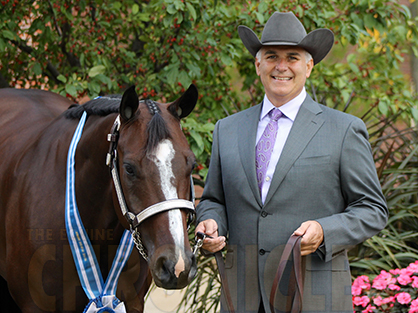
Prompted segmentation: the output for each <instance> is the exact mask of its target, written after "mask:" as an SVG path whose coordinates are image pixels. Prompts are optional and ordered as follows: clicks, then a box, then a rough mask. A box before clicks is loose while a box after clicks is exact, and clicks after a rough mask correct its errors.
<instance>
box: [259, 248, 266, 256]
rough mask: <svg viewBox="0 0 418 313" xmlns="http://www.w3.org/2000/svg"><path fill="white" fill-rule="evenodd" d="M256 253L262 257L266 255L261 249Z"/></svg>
mask: <svg viewBox="0 0 418 313" xmlns="http://www.w3.org/2000/svg"><path fill="white" fill-rule="evenodd" d="M258 253H259V254H260V255H264V254H265V253H266V251H264V250H263V249H260V251H258Z"/></svg>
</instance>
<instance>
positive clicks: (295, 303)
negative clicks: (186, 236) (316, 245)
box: [193, 232, 304, 313]
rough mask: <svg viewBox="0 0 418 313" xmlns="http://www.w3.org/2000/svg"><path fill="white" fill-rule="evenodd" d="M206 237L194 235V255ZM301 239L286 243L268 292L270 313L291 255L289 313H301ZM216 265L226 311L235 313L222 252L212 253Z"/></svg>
mask: <svg viewBox="0 0 418 313" xmlns="http://www.w3.org/2000/svg"><path fill="white" fill-rule="evenodd" d="M206 237H207V236H206V235H205V234H204V233H201V232H197V233H196V245H195V248H194V251H193V252H194V253H196V252H197V250H198V249H200V248H201V247H202V245H203V240H205V238H206ZM301 239H302V236H296V235H292V236H291V237H290V238H289V240H288V242H287V243H286V247H285V250H284V251H283V253H282V256H281V258H280V261H279V266H278V268H277V272H276V275H275V277H274V281H273V286H272V287H271V292H270V301H269V303H270V310H271V312H272V313H274V312H275V308H274V302H275V299H276V292H277V288H278V286H279V285H280V282H281V280H282V277H283V272H284V270H285V267H286V264H287V263H288V262H289V259H290V255H291V254H292V253H293V271H294V274H295V279H296V281H295V282H294V283H295V287H296V288H292V291H291V292H292V294H291V295H290V298H291V303H290V306H291V313H300V312H301V311H302V300H303V286H304V277H303V273H302V257H301V246H300V243H301ZM214 256H215V259H216V263H217V265H218V271H219V276H220V277H221V286H222V289H223V291H224V296H225V300H226V305H227V307H228V311H229V312H231V313H235V309H234V305H233V302H232V297H231V293H230V291H229V285H228V279H227V276H226V271H225V261H224V259H223V257H222V252H221V251H218V252H216V253H214Z"/></svg>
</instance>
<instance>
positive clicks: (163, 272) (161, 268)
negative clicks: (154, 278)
mask: <svg viewBox="0 0 418 313" xmlns="http://www.w3.org/2000/svg"><path fill="white" fill-rule="evenodd" d="M156 270H157V271H156V272H158V277H159V280H160V281H161V283H163V284H167V283H168V282H169V281H170V279H171V276H172V273H173V272H174V263H173V262H172V261H170V260H169V259H167V258H166V257H160V258H158V260H157V262H156Z"/></svg>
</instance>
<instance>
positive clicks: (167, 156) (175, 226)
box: [153, 139, 185, 277]
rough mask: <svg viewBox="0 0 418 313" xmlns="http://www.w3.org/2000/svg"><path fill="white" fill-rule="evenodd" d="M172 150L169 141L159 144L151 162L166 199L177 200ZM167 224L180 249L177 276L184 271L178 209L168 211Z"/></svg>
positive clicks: (181, 229)
mask: <svg viewBox="0 0 418 313" xmlns="http://www.w3.org/2000/svg"><path fill="white" fill-rule="evenodd" d="M174 154H175V151H174V148H173V144H172V143H171V141H170V140H168V139H166V140H163V141H162V142H160V144H159V145H158V147H157V148H156V150H155V155H154V159H153V161H154V162H155V165H156V166H157V168H158V171H159V173H160V180H161V181H160V183H161V190H162V192H163V194H164V196H165V198H166V200H169V199H177V198H178V195H177V189H176V187H175V186H174V185H173V183H172V182H174V181H175V177H174V174H173V168H172V160H173V158H174ZM168 222H169V230H170V233H171V236H172V237H173V239H174V243H175V244H176V246H177V247H178V248H179V249H180V253H179V260H178V262H177V264H176V265H175V274H176V276H177V277H178V275H179V274H180V273H181V272H182V271H184V269H185V267H184V260H183V257H182V255H181V254H182V253H181V251H184V235H183V219H182V216H181V212H180V210H179V209H175V210H170V211H168Z"/></svg>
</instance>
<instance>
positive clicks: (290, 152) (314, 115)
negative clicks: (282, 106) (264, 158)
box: [264, 95, 324, 205]
mask: <svg viewBox="0 0 418 313" xmlns="http://www.w3.org/2000/svg"><path fill="white" fill-rule="evenodd" d="M321 113H322V109H321V108H320V106H319V105H318V104H317V103H316V102H314V101H313V100H312V98H311V97H310V96H309V95H307V96H306V99H305V101H304V102H303V103H302V105H301V107H300V109H299V112H298V114H297V116H296V119H295V121H294V123H293V126H292V129H291V131H290V133H289V136H288V137H287V140H286V143H285V146H284V148H283V151H282V154H281V156H280V159H279V162H277V165H276V170H275V172H274V176H273V180H272V182H271V185H270V189H269V192H268V194H267V197H266V201H265V203H264V205H267V203H268V202H269V201H270V199H271V198H272V196H273V195H274V194H275V192H276V190H277V188H279V186H280V184H281V183H282V181H283V179H284V178H285V176H286V174H287V172H288V171H289V170H290V168H291V167H292V165H293V163H295V161H296V160H297V159H298V157H299V156H300V154H301V153H302V152H303V150H304V149H305V147H306V146H307V145H308V143H309V141H310V140H311V139H312V137H313V136H315V134H316V132H317V131H318V130H319V129H320V128H321V126H322V124H323V123H324V120H323V118H322V116H321Z"/></svg>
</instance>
